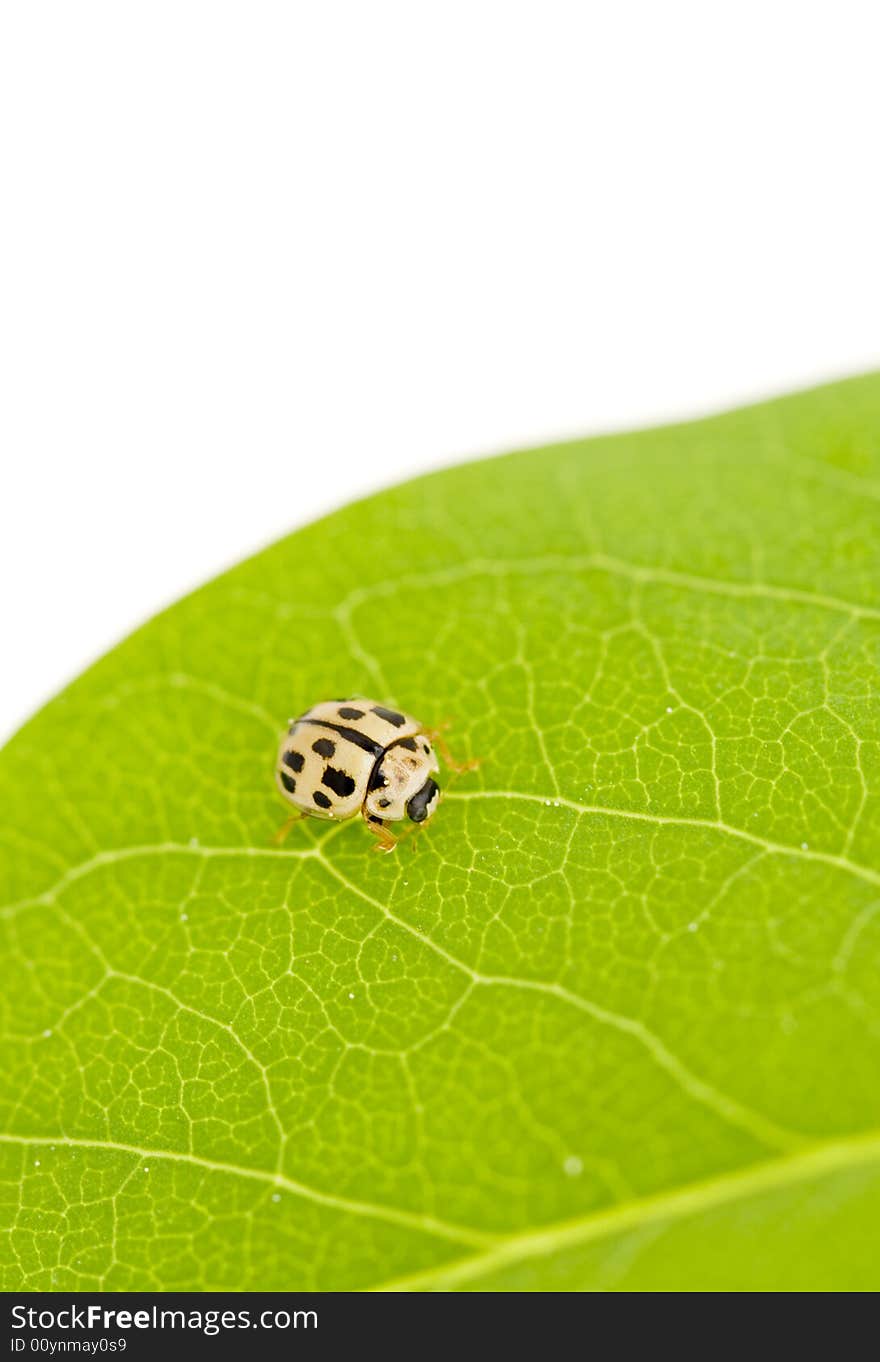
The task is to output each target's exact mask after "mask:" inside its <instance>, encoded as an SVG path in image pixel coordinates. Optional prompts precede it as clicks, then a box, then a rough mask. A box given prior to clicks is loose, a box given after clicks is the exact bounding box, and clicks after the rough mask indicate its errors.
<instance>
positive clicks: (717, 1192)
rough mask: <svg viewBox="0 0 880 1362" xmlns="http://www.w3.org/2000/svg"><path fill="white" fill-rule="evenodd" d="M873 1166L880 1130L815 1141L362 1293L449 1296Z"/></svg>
mask: <svg viewBox="0 0 880 1362" xmlns="http://www.w3.org/2000/svg"><path fill="white" fill-rule="evenodd" d="M876 1160H880V1131H871V1132H870V1133H868V1134H864V1135H860V1136H853V1137H852V1138H849V1139H844V1140H834V1141H827V1142H823V1143H818V1144H815V1145H811V1146H810V1147H809V1148H808V1149H807V1150H805V1151H802V1152H800V1153H798V1154H792V1155H788V1156H787V1157H784V1158H780V1159H773V1160H767V1161H766V1162H763V1163H759V1164H752V1165H750V1166H749V1167H747V1168H743V1169H738V1170H737V1171H735V1172H733V1173H724V1174H721V1175H720V1176H718V1177H714V1178H709V1179H706V1180H703V1181H699V1182H693V1183H687V1184H685V1185H684V1186H682V1187H676V1188H674V1189H671V1190H666V1191H663V1192H659V1193H657V1194H656V1195H655V1196H650V1197H641V1198H637V1199H636V1200H633V1201H630V1202H627V1203H626V1205H622V1206H615V1207H612V1208H611V1209H609V1210H603V1211H599V1212H598V1213H594V1214H591V1215H587V1216H582V1217H580V1218H579V1219H576V1220H567V1221H559V1222H557V1223H556V1224H552V1225H548V1226H545V1227H543V1228H542V1229H538V1230H529V1231H526V1232H525V1233H523V1234H516V1235H510V1236H508V1237H506V1238H505V1239H503V1240H501V1241H499V1242H496V1243H494V1244H492V1245H490V1246H489V1247H487V1248H486V1249H484V1250H483V1251H482V1252H480V1253H478V1254H474V1255H469V1256H468V1257H465V1258H460V1259H458V1260H457V1261H456V1262H453V1263H445V1264H439V1265H438V1266H437V1267H435V1268H428V1269H427V1270H426V1271H423V1272H418V1273H413V1274H412V1275H410V1276H406V1277H398V1278H396V1279H394V1280H393V1281H390V1282H382V1283H378V1284H377V1285H375V1286H372V1287H369V1288H367V1289H368V1290H370V1291H418V1290H423V1289H428V1288H432V1287H439V1288H440V1289H442V1290H446V1289H449V1288H450V1287H454V1286H455V1285H457V1284H458V1283H460V1282H465V1281H473V1280H474V1279H475V1278H478V1277H480V1276H485V1275H486V1274H487V1273H489V1272H492V1271H494V1270H496V1269H499V1268H504V1267H510V1266H512V1265H514V1264H517V1263H521V1262H524V1261H525V1260H527V1259H529V1258H536V1257H547V1256H548V1255H549V1254H551V1253H556V1252H560V1251H562V1250H564V1249H568V1248H575V1247H580V1246H581V1245H583V1244H587V1243H590V1242H591V1241H595V1240H598V1239H603V1238H606V1237H608V1236H610V1235H613V1234H617V1233H625V1232H626V1231H629V1230H635V1229H640V1228H643V1227H644V1226H646V1225H650V1224H656V1223H658V1222H663V1221H675V1220H682V1219H685V1218H686V1217H687V1216H688V1215H694V1214H699V1213H700V1212H702V1211H710V1210H715V1209H716V1208H718V1207H721V1206H725V1205H730V1204H732V1203H735V1202H737V1201H744V1200H746V1199H747V1198H748V1197H750V1196H754V1195H759V1194H761V1193H765V1192H766V1193H772V1192H776V1191H780V1190H782V1189H783V1188H785V1187H788V1186H791V1185H793V1184H796V1183H798V1182H806V1181H808V1180H809V1179H810V1178H812V1177H820V1176H830V1175H832V1174H833V1173H838V1172H845V1171H847V1170H849V1169H853V1168H858V1167H863V1166H865V1165H868V1164H870V1163H872V1162H874V1161H876Z"/></svg>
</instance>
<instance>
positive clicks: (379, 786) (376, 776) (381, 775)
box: [367, 762, 388, 790]
mask: <svg viewBox="0 0 880 1362" xmlns="http://www.w3.org/2000/svg"><path fill="white" fill-rule="evenodd" d="M387 784H388V780H387V777H386V775H385V772H384V771H383V770H382V767H381V766H380V765H379V763H378V762H377V763H376V765H375V766H374V767H373V774H372V775H371V776H370V783H369V785H368V786H367V789H368V790H384V788H385V786H386V785H387Z"/></svg>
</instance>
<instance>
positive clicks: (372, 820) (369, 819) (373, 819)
mask: <svg viewBox="0 0 880 1362" xmlns="http://www.w3.org/2000/svg"><path fill="white" fill-rule="evenodd" d="M367 822H368V823H378V824H379V827H380V828H381V826H382V819H381V818H377V817H376V815H375V814H374V813H368V814H367Z"/></svg>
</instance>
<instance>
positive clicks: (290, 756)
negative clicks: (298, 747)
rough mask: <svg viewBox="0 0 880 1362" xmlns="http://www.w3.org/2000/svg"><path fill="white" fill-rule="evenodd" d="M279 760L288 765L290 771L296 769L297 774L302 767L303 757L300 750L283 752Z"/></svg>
mask: <svg viewBox="0 0 880 1362" xmlns="http://www.w3.org/2000/svg"><path fill="white" fill-rule="evenodd" d="M281 760H282V761H283V762H284V765H285V766H289V767H290V769H291V771H296V772H297V774H299V772H300V771H301V770H302V768H303V760H304V758H303V754H302V752H285V753H284V756H283V757H282V758H281Z"/></svg>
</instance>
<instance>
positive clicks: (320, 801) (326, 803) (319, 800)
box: [312, 790, 330, 809]
mask: <svg viewBox="0 0 880 1362" xmlns="http://www.w3.org/2000/svg"><path fill="white" fill-rule="evenodd" d="M312 799H314V801H315V803H316V804H317V806H318V808H319V809H329V807H330V800H329V799H328V798H327V796H326V795H325V794H324V791H323V790H315V792H314V794H313V795H312Z"/></svg>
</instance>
